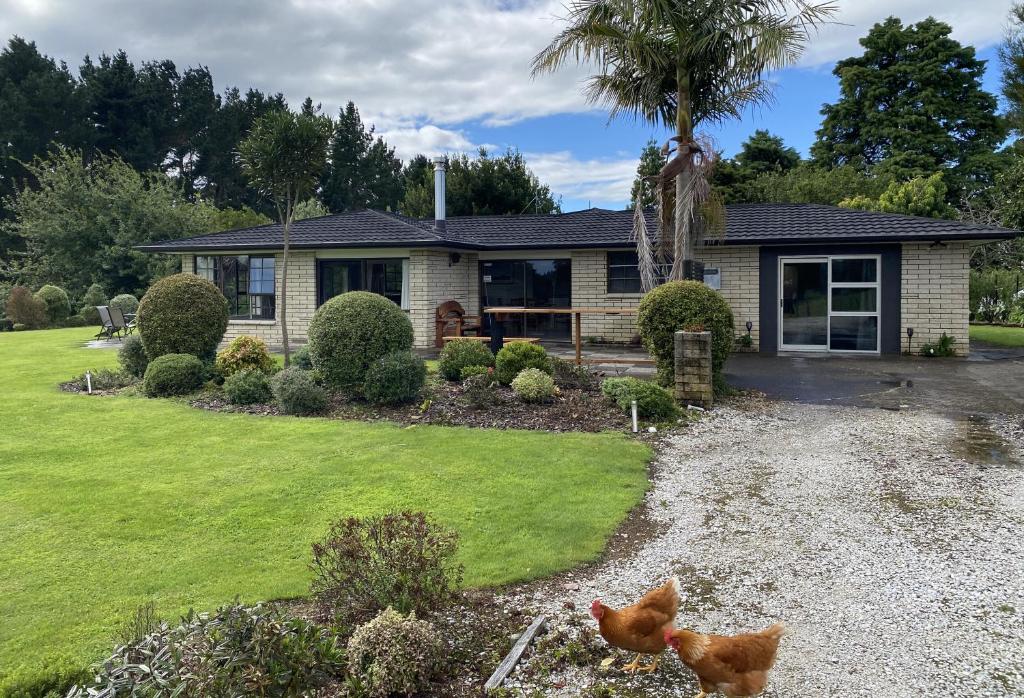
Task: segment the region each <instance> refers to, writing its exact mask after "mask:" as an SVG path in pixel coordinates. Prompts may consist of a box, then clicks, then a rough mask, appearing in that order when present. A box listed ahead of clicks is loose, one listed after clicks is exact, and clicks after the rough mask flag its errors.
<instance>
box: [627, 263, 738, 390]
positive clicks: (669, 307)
mask: <svg viewBox="0 0 1024 698" xmlns="http://www.w3.org/2000/svg"><path fill="white" fill-rule="evenodd" d="M698 326H702V327H704V328H705V329H707V330H708V331H710V332H711V369H712V372H713V373H716V374H717V373H721V372H722V368H723V367H724V366H725V360H726V359H728V358H729V352H730V351H732V344H733V327H732V310H731V309H730V308H729V304H728V303H726V301H725V298H723V297H722V294H720V293H718V291H715V290H713V289H710V288H708V287H707V286H705V285H704V284H702V283H700V282H699V281H670V282H668V283H666V284H662V285H661V286H658V287H657V288H655V289H654V290H652V291H650V292H649V293H647V295H645V296H644V297H643V300H641V301H640V308H639V310H638V314H637V329H638V331H639V332H640V339H641V340H642V341H643V343H644V347H645V348H646V349H647V351H649V352H650V353H651V356H653V357H654V360H655V362H656V363H657V366H658V382H659V383H661V384H662V385H665V386H668V385H672V383H673V381H674V380H675V363H674V355H675V333H676V332H677V331H679V330H683V329H687V328H694V327H698Z"/></svg>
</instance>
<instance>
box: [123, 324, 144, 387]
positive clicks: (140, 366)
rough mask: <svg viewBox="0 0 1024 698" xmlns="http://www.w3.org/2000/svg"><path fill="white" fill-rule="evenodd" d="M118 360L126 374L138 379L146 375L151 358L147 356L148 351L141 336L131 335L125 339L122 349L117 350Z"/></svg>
mask: <svg viewBox="0 0 1024 698" xmlns="http://www.w3.org/2000/svg"><path fill="white" fill-rule="evenodd" d="M117 359H118V361H120V362H121V368H122V369H123V370H124V372H125V373H127V374H129V375H132V376H135V377H136V378H142V377H143V376H144V375H146V367H147V366H149V357H148V356H146V349H145V347H143V346H142V338H141V337H139V335H137V334H130V335H128V336H127V337H125V338H124V341H123V342H122V343H121V348H120V349H118V350H117Z"/></svg>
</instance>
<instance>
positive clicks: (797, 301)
mask: <svg viewBox="0 0 1024 698" xmlns="http://www.w3.org/2000/svg"><path fill="white" fill-rule="evenodd" d="M780 262H781V264H782V274H781V275H780V278H781V294H782V295H781V301H780V302H779V307H780V309H781V310H780V312H781V314H782V317H781V322H780V327H781V328H782V341H781V342H780V344H779V346H780V347H781V348H782V349H784V350H790V351H792V350H798V351H825V350H826V349H828V259H812V258H797V259H785V258H783V259H781V260H780Z"/></svg>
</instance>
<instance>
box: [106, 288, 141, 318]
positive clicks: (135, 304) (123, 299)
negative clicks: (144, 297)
mask: <svg viewBox="0 0 1024 698" xmlns="http://www.w3.org/2000/svg"><path fill="white" fill-rule="evenodd" d="M110 307H112V308H119V309H120V310H121V312H122V313H124V314H125V315H127V314H129V313H135V312H138V310H139V299H138V298H136V297H135V296H133V295H132V294H130V293H121V294H119V295H116V296H114V297H113V298H111V299H110Z"/></svg>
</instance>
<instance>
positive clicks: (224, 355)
mask: <svg viewBox="0 0 1024 698" xmlns="http://www.w3.org/2000/svg"><path fill="white" fill-rule="evenodd" d="M216 367H217V371H218V372H219V373H220V375H222V376H224V377H225V378H227V377H228V376H230V375H232V374H233V373H237V372H238V371H244V370H246V369H252V370H254V371H262V372H263V373H272V372H273V370H274V369H275V368H276V367H277V364H276V363H274V357H272V356H271V355H270V350H269V349H267V343H266V342H264V341H263V340H262V339H260V338H259V337H250V336H248V335H244V334H243V335H242V336H241V337H236V338H235V339H233V340H231V344H229V345H227V347H226V348H225V349H224V350H223V351H221V352H220V353H218V354H217V362H216Z"/></svg>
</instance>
